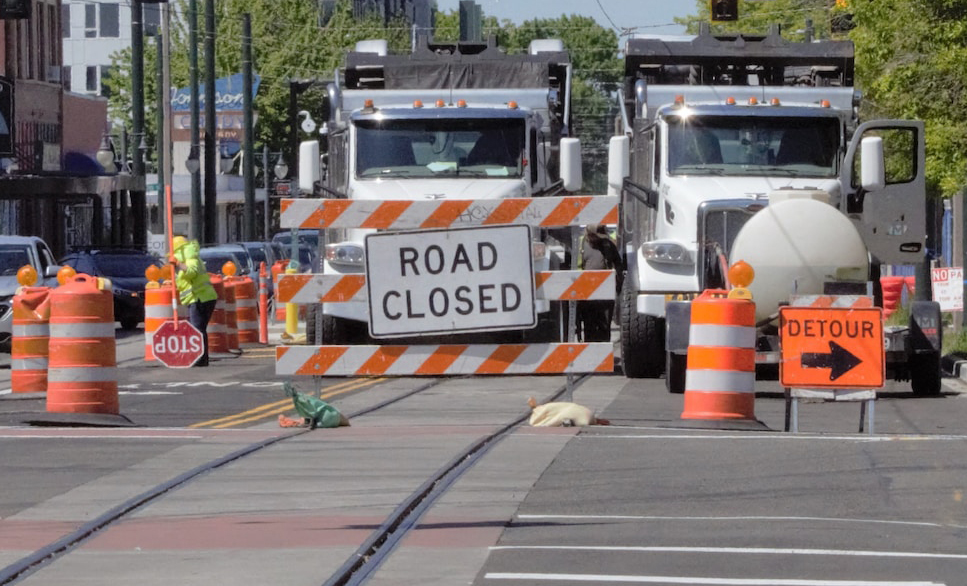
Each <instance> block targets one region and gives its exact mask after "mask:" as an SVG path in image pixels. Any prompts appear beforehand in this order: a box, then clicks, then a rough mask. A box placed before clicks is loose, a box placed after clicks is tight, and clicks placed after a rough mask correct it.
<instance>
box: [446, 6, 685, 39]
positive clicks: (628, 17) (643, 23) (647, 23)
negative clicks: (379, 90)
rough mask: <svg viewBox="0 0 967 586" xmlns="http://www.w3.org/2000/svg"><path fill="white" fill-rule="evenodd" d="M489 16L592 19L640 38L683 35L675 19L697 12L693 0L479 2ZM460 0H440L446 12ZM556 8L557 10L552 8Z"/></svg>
mask: <svg viewBox="0 0 967 586" xmlns="http://www.w3.org/2000/svg"><path fill="white" fill-rule="evenodd" d="M476 2H477V4H479V5H480V7H481V9H482V10H483V13H484V15H486V16H496V17H497V18H498V19H501V20H503V19H505V18H506V19H508V20H510V21H512V22H514V23H516V24H520V23H521V22H524V21H525V20H530V19H533V18H557V17H559V16H561V15H568V16H570V15H573V14H577V15H581V16H590V17H591V18H593V19H594V20H596V21H597V22H598V24H600V25H601V26H603V27H607V28H611V29H616V32H619V33H620V30H621V29H625V28H628V29H635V31H634V32H637V33H640V34H663V35H668V34H682V33H684V32H685V29H684V27H682V26H679V25H676V24H675V17H676V16H678V17H682V16H688V15H690V14H693V13H694V12H695V11H696V8H695V2H694V1H689V0H550V1H545V0H476ZM459 6H460V1H459V0H437V8H438V9H440V10H442V11H450V10H458V9H459ZM551 7H553V8H551Z"/></svg>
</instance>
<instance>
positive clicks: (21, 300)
mask: <svg viewBox="0 0 967 586" xmlns="http://www.w3.org/2000/svg"><path fill="white" fill-rule="evenodd" d="M50 292H51V289H50V288H49V287H21V288H20V289H18V290H17V293H16V295H14V296H13V304H12V305H13V306H12V308H11V309H12V311H13V316H12V317H13V331H12V334H13V337H12V338H11V340H10V344H11V347H10V390H11V391H12V392H14V393H45V392H47V362H48V356H49V340H50V323H49V322H50Z"/></svg>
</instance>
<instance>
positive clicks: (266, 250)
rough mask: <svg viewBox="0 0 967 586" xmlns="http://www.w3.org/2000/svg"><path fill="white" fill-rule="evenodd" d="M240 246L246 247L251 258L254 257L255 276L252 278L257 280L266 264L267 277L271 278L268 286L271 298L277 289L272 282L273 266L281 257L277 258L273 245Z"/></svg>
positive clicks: (261, 243) (247, 244) (252, 244)
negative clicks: (263, 264)
mask: <svg viewBox="0 0 967 586" xmlns="http://www.w3.org/2000/svg"><path fill="white" fill-rule="evenodd" d="M239 244H241V245H242V246H244V247H245V249H246V250H247V251H248V254H249V256H251V257H252V263H253V264H254V265H255V275H253V276H252V278H253V279H256V278H257V276H258V272H259V267H260V266H261V264H262V263H265V272H266V276H268V277H269V278H268V279H267V286H268V289H269V297H271V296H272V293H273V292H274V289H275V283H273V282H272V265H273V264H275V261H276V260H278V259H279V257H278V256H276V253H275V250H273V249H272V243H271V242H240V243H239ZM257 283H258V281H256V284H257Z"/></svg>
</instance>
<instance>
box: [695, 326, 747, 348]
mask: <svg viewBox="0 0 967 586" xmlns="http://www.w3.org/2000/svg"><path fill="white" fill-rule="evenodd" d="M688 344H689V346H725V347H727V348H755V328H754V327H751V326H724V325H722V326H720V325H713V324H692V325H691V327H690V328H689V330H688Z"/></svg>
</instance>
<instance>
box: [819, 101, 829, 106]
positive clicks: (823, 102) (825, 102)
mask: <svg viewBox="0 0 967 586" xmlns="http://www.w3.org/2000/svg"><path fill="white" fill-rule="evenodd" d="M819 106H820V107H821V108H830V107H831V105H830V103H829V100H820V101H819Z"/></svg>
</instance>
